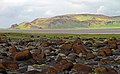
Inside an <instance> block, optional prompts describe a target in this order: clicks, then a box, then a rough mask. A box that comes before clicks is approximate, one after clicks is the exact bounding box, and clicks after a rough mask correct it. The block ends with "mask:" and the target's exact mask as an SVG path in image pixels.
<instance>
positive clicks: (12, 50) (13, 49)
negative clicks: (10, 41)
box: [9, 46, 18, 55]
mask: <svg viewBox="0 0 120 74" xmlns="http://www.w3.org/2000/svg"><path fill="white" fill-rule="evenodd" d="M9 52H10V53H11V55H15V54H16V53H17V52H18V49H17V48H16V47H15V46H12V47H11V48H10V49H9Z"/></svg>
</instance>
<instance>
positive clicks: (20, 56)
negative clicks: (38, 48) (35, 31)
mask: <svg viewBox="0 0 120 74" xmlns="http://www.w3.org/2000/svg"><path fill="white" fill-rule="evenodd" d="M30 58H32V54H31V53H30V51H29V50H27V49H25V50H23V51H20V52H17V53H16V55H15V56H14V60H16V61H26V60H28V59H30Z"/></svg>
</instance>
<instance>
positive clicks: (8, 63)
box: [0, 61, 19, 70]
mask: <svg viewBox="0 0 120 74" xmlns="http://www.w3.org/2000/svg"><path fill="white" fill-rule="evenodd" d="M0 68H4V69H9V70H16V69H18V68H19V66H18V64H17V63H16V62H13V61H12V62H11V61H3V62H2V63H1V64H0Z"/></svg>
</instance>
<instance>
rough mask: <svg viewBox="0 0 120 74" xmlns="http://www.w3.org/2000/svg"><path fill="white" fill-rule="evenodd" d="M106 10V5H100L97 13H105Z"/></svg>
mask: <svg viewBox="0 0 120 74" xmlns="http://www.w3.org/2000/svg"><path fill="white" fill-rule="evenodd" d="M105 11H106V8H105V6H100V7H99V8H98V10H97V14H104V12H105Z"/></svg>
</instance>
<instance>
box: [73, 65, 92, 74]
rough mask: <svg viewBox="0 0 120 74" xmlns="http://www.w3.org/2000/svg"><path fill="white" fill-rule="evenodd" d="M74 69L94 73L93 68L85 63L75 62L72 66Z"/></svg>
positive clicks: (84, 73)
mask: <svg viewBox="0 0 120 74" xmlns="http://www.w3.org/2000/svg"><path fill="white" fill-rule="evenodd" d="M72 71H74V72H77V73H79V72H82V73H83V74H89V73H92V68H91V67H90V66H86V65H84V64H75V65H74V66H73V68H72Z"/></svg>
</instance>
